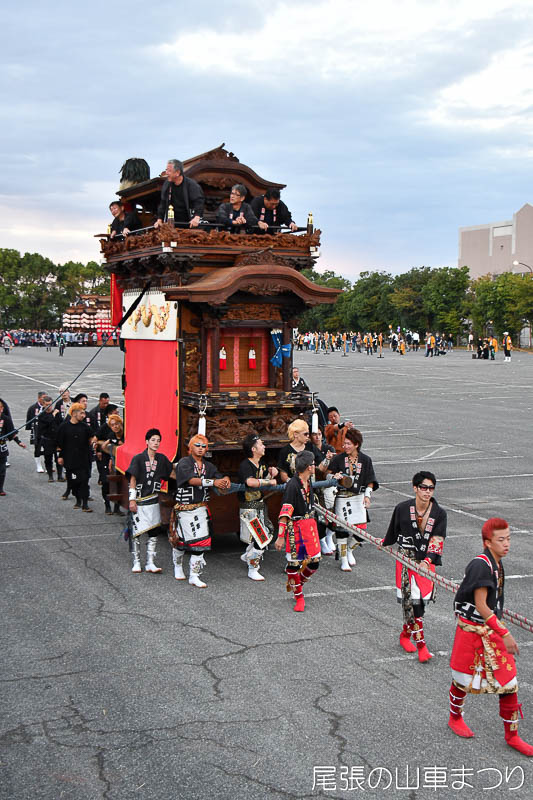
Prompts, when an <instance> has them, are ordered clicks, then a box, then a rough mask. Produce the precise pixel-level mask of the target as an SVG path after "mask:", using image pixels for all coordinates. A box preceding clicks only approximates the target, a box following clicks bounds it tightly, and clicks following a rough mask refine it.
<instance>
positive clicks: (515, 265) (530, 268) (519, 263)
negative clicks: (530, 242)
mask: <svg viewBox="0 0 533 800" xmlns="http://www.w3.org/2000/svg"><path fill="white" fill-rule="evenodd" d="M518 266H522V267H526V268H527V269H528V270H529V271H530V272H533V267H530V266H529V264H524V262H523V261H513V267H518Z"/></svg>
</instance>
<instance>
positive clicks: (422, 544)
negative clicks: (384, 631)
mask: <svg viewBox="0 0 533 800" xmlns="http://www.w3.org/2000/svg"><path fill="white" fill-rule="evenodd" d="M436 483H437V481H436V478H435V476H434V474H433V473H432V472H417V473H416V475H415V476H414V477H413V490H414V495H415V496H414V498H413V499H411V500H404V501H403V502H402V503H398V505H397V506H396V508H395V509H394V511H393V512H392V517H391V521H390V523H389V528H388V530H387V535H386V536H385V538H384V539H383V542H382V544H383V545H384V546H386V547H390V546H391V545H393V544H396V543H397V544H398V552H399V553H401V554H402V555H405V556H407V557H408V558H411V559H413V560H414V561H416V562H417V563H418V564H420V565H421V566H422V567H424V568H425V569H427V570H428V577H427V578H425V577H422V576H421V575H418V574H417V573H415V572H413V571H412V570H410V569H408V568H407V567H405V566H403V565H402V564H400V562H399V561H397V562H396V596H397V598H398V602H399V603H401V604H402V609H403V617H404V625H403V629H402V632H401V634H400V644H401V646H402V647H403V649H404V650H405V651H406V652H407V653H414V652H416V651H418V660H419V661H420V662H422V663H423V662H425V661H429V659H430V658H433V655H432V653H430V652H429V650H428V648H427V646H426V642H425V639H424V625H423V616H424V604H425V603H426V602H428V601H430V600H434V597H435V584H434V583H433V581H432V580H431V573H432V572H434V571H435V567H439V566H441V564H442V559H441V556H442V550H443V546H444V539H445V537H446V524H447V517H446V512H445V510H444V509H443V508H441V507H440V506H439V504H438V503H437V501H436V500H435V498H434V496H433V492H434V491H435V485H436ZM413 639H414V642H413Z"/></svg>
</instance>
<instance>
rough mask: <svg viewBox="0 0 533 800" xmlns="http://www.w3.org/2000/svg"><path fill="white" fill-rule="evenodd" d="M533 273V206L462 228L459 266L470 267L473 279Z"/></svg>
mask: <svg viewBox="0 0 533 800" xmlns="http://www.w3.org/2000/svg"><path fill="white" fill-rule="evenodd" d="M513 261H518V262H523V264H527V265H528V266H530V267H531V271H532V272H533V206H531V205H530V204H529V203H526V204H525V205H524V206H522V208H521V209H520V210H519V211H517V212H516V213H515V214H513V218H512V219H509V220H502V221H501V222H489V223H488V224H486V225H471V226H470V227H467V228H459V258H458V262H457V265H458V266H459V267H463V266H465V265H466V266H467V267H468V268H469V270H470V277H471V278H479V277H480V276H481V275H487V274H488V273H491V274H492V275H499V274H500V273H501V272H529V270H528V268H527V267H526V266H522V265H517V266H513Z"/></svg>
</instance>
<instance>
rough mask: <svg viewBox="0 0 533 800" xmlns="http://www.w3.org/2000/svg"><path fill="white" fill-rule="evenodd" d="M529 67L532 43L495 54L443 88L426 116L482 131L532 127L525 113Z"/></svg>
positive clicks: (530, 98)
mask: <svg viewBox="0 0 533 800" xmlns="http://www.w3.org/2000/svg"><path fill="white" fill-rule="evenodd" d="M510 47H512V43H511V44H510ZM532 68H533V43H531V42H530V43H527V44H524V45H521V46H518V47H516V49H515V48H514V47H512V49H509V50H507V52H503V53H497V54H495V55H494V56H493V57H492V59H491V61H490V63H489V64H488V65H487V67H485V68H484V69H482V70H480V71H479V72H477V73H475V74H473V75H468V76H467V77H465V78H463V79H462V80H461V81H459V82H457V83H455V84H453V85H451V86H448V87H446V88H445V89H443V90H442V91H441V92H440V94H439V96H438V98H437V102H436V104H435V106H434V108H433V109H432V110H431V111H430V113H429V115H428V116H429V119H430V120H431V121H432V122H435V123H438V124H444V125H453V126H457V125H467V126H471V125H473V124H475V125H476V126H478V127H479V128H481V129H484V130H499V129H502V128H505V127H508V126H510V125H519V126H520V127H521V128H522V129H523V128H524V127H526V128H527V129H529V130H531V128H532V127H533V120H532V119H531V118H530V115H529V114H527V115H524V112H525V111H528V110H529V109H530V108H531V106H532V104H533V86H532V84H531V72H532Z"/></svg>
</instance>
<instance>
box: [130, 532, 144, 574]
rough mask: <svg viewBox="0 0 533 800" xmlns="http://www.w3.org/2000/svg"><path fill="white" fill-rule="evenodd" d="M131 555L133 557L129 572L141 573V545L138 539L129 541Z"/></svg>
mask: <svg viewBox="0 0 533 800" xmlns="http://www.w3.org/2000/svg"><path fill="white" fill-rule="evenodd" d="M131 555H132V557H133V566H132V568H131V571H132V572H134V573H135V574H138V573H140V572H142V567H141V543H140V542H139V539H138V537H137V536H136V537H135V538H133V539H132V540H131Z"/></svg>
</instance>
